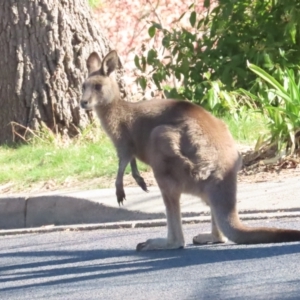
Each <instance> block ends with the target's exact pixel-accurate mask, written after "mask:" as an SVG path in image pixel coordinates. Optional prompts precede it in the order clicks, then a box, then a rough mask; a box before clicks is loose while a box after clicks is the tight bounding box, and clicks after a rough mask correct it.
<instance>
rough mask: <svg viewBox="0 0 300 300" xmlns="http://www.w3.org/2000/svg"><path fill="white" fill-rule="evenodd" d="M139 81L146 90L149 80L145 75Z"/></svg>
mask: <svg viewBox="0 0 300 300" xmlns="http://www.w3.org/2000/svg"><path fill="white" fill-rule="evenodd" d="M138 82H139V84H140V86H141V88H142V90H143V91H144V90H145V89H146V87H147V80H146V78H145V77H140V78H139V79H138Z"/></svg>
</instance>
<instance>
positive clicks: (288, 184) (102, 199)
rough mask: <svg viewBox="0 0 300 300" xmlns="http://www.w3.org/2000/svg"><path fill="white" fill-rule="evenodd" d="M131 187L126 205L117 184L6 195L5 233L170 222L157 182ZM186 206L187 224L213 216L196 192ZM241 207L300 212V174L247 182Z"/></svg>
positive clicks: (256, 213)
mask: <svg viewBox="0 0 300 300" xmlns="http://www.w3.org/2000/svg"><path fill="white" fill-rule="evenodd" d="M125 192H126V198H127V199H128V200H127V201H125V203H124V206H121V207H119V206H118V204H117V200H116V197H115V191H114V189H102V190H91V191H69V192H63V191H62V192H53V193H45V194H32V195H9V196H5V197H0V234H9V232H11V234H14V233H13V232H15V233H16V232H20V233H21V231H22V232H28V231H29V232H34V231H36V230H37V229H34V230H33V229H32V228H36V227H41V226H43V228H39V229H38V230H39V232H40V231H45V230H46V231H47V230H50V229H51V230H54V227H55V228H56V230H67V228H68V230H75V229H73V228H76V230H79V229H80V230H84V229H85V228H89V229H92V228H97V229H98V228H120V227H141V226H158V225H165V208H164V204H163V201H162V199H161V196H160V192H159V189H158V188H157V187H151V188H150V192H149V193H145V192H143V191H142V190H141V189H140V188H125ZM181 208H182V216H183V222H184V223H195V222H207V221H209V220H210V217H209V208H208V207H207V206H205V205H204V204H203V203H202V202H201V201H199V199H198V198H196V197H192V196H188V195H183V196H182V199H181ZM238 208H239V211H240V214H241V218H242V219H244V220H246V219H247V220H249V219H264V218H269V217H276V218H279V217H299V216H300V178H299V177H294V178H286V179H283V180H278V181H273V182H263V183H241V184H239V188H238ZM87 224H90V225H87ZM73 225H76V226H75V227H74V226H73ZM65 226H67V227H65ZM16 230H17V231H16Z"/></svg>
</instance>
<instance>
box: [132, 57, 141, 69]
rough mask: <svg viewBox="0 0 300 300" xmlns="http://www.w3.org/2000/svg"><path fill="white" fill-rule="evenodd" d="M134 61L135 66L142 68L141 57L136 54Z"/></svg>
mask: <svg viewBox="0 0 300 300" xmlns="http://www.w3.org/2000/svg"><path fill="white" fill-rule="evenodd" d="M134 63H135V66H136V67H137V68H138V69H139V70H142V68H141V65H140V59H139V57H138V56H137V55H135V57H134Z"/></svg>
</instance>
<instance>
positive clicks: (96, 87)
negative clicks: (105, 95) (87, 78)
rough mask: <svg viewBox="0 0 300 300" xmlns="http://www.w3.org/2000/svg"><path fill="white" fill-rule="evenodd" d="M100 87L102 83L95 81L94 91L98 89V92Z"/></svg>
mask: <svg viewBox="0 0 300 300" xmlns="http://www.w3.org/2000/svg"><path fill="white" fill-rule="evenodd" d="M101 88H102V85H101V84H99V83H96V84H95V90H96V91H98V92H99V91H101Z"/></svg>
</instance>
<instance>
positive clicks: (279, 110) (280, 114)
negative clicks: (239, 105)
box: [241, 63, 300, 154]
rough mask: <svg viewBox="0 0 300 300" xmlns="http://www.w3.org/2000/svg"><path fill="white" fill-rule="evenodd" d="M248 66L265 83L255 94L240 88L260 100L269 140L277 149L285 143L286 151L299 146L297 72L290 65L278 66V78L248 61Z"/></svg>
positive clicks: (299, 100) (288, 152)
mask: <svg viewBox="0 0 300 300" xmlns="http://www.w3.org/2000/svg"><path fill="white" fill-rule="evenodd" d="M248 68H249V69H250V70H251V71H252V72H253V73H254V74H256V75H257V76H258V77H259V78H261V79H262V80H263V81H264V82H266V83H267V84H268V88H267V89H266V90H265V91H261V92H259V93H257V95H255V94H253V93H250V92H248V91H246V90H243V89H241V91H242V93H244V94H245V95H247V96H248V97H250V98H251V99H252V100H254V101H256V102H260V103H261V106H260V107H261V112H262V114H264V115H265V116H266V117H267V119H268V123H267V126H268V128H269V130H270V134H271V136H270V138H269V139H268V142H271V143H274V144H275V145H277V148H278V150H280V149H282V146H283V145H285V146H286V152H287V154H293V153H295V152H298V150H299V146H300V109H299V108H300V76H299V70H298V72H297V73H296V74H295V72H294V70H293V69H289V68H284V69H278V74H280V76H279V77H280V79H281V80H280V82H279V81H277V80H276V79H275V78H274V77H273V76H271V75H270V74H269V73H267V72H266V71H264V70H263V69H261V68H260V67H258V66H256V65H254V64H251V63H248Z"/></svg>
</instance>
